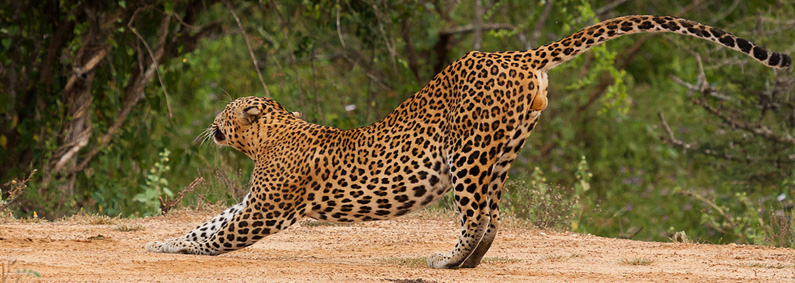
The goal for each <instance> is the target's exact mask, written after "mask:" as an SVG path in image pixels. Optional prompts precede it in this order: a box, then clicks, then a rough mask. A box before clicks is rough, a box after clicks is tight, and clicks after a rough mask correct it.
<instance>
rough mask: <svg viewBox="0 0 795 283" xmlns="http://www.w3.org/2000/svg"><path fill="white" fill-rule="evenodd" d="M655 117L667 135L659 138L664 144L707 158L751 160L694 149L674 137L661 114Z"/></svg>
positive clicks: (708, 150)
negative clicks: (693, 151)
mask: <svg viewBox="0 0 795 283" xmlns="http://www.w3.org/2000/svg"><path fill="white" fill-rule="evenodd" d="M657 117H659V118H660V125H662V127H663V130H665V133H666V134H667V136H662V137H661V138H662V140H663V141H664V142H667V143H669V144H673V145H675V146H678V147H680V148H682V149H684V150H688V149H694V150H697V151H698V152H700V153H702V154H705V155H709V156H714V157H718V158H723V159H727V160H732V161H750V160H752V159H751V158H748V157H746V158H745V159H740V158H737V157H735V156H734V155H731V154H728V153H725V152H724V153H722V154H721V153H717V152H714V151H712V150H710V149H703V148H696V146H695V145H693V144H690V143H686V142H683V141H681V140H679V139H677V138H676V137H674V132H673V131H671V127H669V126H668V123H666V122H665V118H663V114H662V113H659V112H658V113H657Z"/></svg>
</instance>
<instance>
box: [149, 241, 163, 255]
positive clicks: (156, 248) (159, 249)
mask: <svg viewBox="0 0 795 283" xmlns="http://www.w3.org/2000/svg"><path fill="white" fill-rule="evenodd" d="M164 245H165V243H163V242H161V241H152V242H149V243H148V244H146V247H145V249H146V252H148V253H164V252H165V251H164V250H163V246H164Z"/></svg>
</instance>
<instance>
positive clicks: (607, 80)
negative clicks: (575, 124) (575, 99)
mask: <svg viewBox="0 0 795 283" xmlns="http://www.w3.org/2000/svg"><path fill="white" fill-rule="evenodd" d="M704 1H706V0H695V1H693V3H690V4H689V5H687V6H685V7H684V8H682V10H680V11H679V12H677V13H675V14H674V16H675V17H680V16H682V15H683V14H685V13H687V12H689V11H690V10H692V9H693V8H695V7H697V6H698V5H701V3H704ZM652 36H654V35H653V34H645V35H643V36H642V37H641V38H639V39H638V40H637V41H635V44H633V45H632V47H630V48H627V49H625V50H623V51H621V52H620V53H619V54H621V55H620V57H618V58H616V61H615V62H616V65H617V66H616V69H618V70H623V69H625V68H626V67H627V66H628V65H629V64H630V63H632V61H633V60H634V59H635V56H636V55H638V52H639V51H640V48H641V47H642V46H643V44H644V43H646V41H648V40H649V39H650V38H651V37H652ZM612 82H613V80H612V77H611V76H610V75H609V74H604V75H602V76H600V78H599V84H598V85H597V86H596V87H595V88H594V90H593V91H591V93H590V94H589V95H588V102H586V103H585V104H583V105H580V106H579V107H577V113H584V111H585V109H587V108H588V107H590V106H591V105H593V103H594V102H596V101H597V100H598V99H599V97H600V96H602V95H603V94H604V93H605V90H606V89H607V88H608V87H609V86H610V85H611V84H612Z"/></svg>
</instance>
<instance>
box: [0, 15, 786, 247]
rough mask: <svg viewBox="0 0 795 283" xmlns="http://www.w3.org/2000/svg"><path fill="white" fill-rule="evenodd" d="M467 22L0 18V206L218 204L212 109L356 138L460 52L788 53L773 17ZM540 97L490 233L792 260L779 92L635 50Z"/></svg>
mask: <svg viewBox="0 0 795 283" xmlns="http://www.w3.org/2000/svg"><path fill="white" fill-rule="evenodd" d="M478 1H481V2H480V4H481V5H474V3H473V2H472V1H458V2H449V1H448V2H446V1H375V0H364V1H352V0H340V1H337V0H334V1H331V0H314V1H310V0H303V1H259V2H242V1H241V2H237V3H231V2H230V3H229V4H225V3H224V2H219V1H212V0H203V1H199V0H193V1H189V0H172V1H159V0H146V1H93V2H90V3H88V2H78V1H55V0H45V1H10V2H8V3H3V4H0V45H2V48H0V184H4V185H3V186H2V187H0V189H1V190H2V195H0V200H3V201H8V202H12V201H13V203H10V205H9V206H8V208H6V209H8V210H12V211H13V212H14V215H15V216H16V217H31V216H33V215H34V214H35V213H37V215H38V217H39V218H45V219H56V218H59V217H61V216H64V215H73V214H75V213H78V212H81V211H82V213H89V215H93V214H99V215H111V216H117V215H121V216H122V217H136V216H144V215H153V214H157V213H158V211H159V208H158V199H159V198H160V197H165V196H170V197H173V195H176V194H178V193H179V192H180V191H182V190H183V189H184V188H185V187H186V186H187V185H188V184H190V183H191V181H193V180H194V179H196V178H197V177H203V178H204V179H205V180H206V182H205V183H204V184H202V185H200V186H199V187H197V189H196V190H195V191H193V192H192V193H189V194H187V196H186V197H185V198H184V199H182V203H183V204H195V203H197V202H199V201H201V202H210V203H215V202H226V203H227V204H231V203H234V202H236V201H237V200H239V199H240V198H241V197H242V196H243V195H244V194H245V192H246V183H247V180H248V177H249V175H250V172H251V169H252V162H251V161H250V160H248V159H247V158H246V157H245V156H243V155H242V154H239V153H238V152H235V151H234V150H231V149H221V148H218V147H215V146H213V145H212V143H211V142H202V140H201V138H198V139H197V136H199V135H200V134H201V133H202V131H203V130H204V129H205V128H206V127H207V126H209V125H210V123H211V122H212V119H213V118H214V116H215V114H216V113H218V112H219V111H221V110H222V109H223V107H224V105H225V104H226V103H227V102H229V101H230V100H231V99H232V98H236V97H241V96H250V95H256V96H266V95H269V96H271V97H272V98H274V99H276V100H277V101H279V102H280V103H282V104H283V105H284V106H285V107H287V108H288V109H290V110H291V111H300V112H302V113H303V118H304V119H306V120H308V121H311V122H315V123H318V124H324V125H329V126H335V127H339V128H343V129H350V128H355V127H360V126H364V125H367V124H369V123H372V122H374V121H377V120H378V119H380V117H383V116H384V115H386V114H387V113H389V112H390V111H391V110H392V109H393V108H394V107H396V106H397V105H398V104H399V103H400V102H401V101H403V100H404V99H406V98H407V97H409V96H410V95H411V94H413V93H414V92H415V91H417V90H419V89H420V87H422V85H424V84H425V83H426V82H427V81H429V80H430V78H431V77H432V76H433V75H434V74H436V73H437V72H438V71H439V70H441V68H443V67H444V66H446V65H447V64H449V63H450V62H452V61H453V60H455V59H456V58H458V57H460V56H462V55H463V54H465V53H466V52H468V51H470V50H472V49H474V48H476V47H479V48H478V49H480V50H483V51H498V50H521V49H527V48H532V47H536V46H538V45H540V44H544V43H547V42H551V41H553V40H557V39H559V38H562V37H563V36H565V35H566V34H568V33H571V32H574V31H576V30H578V29H580V28H583V27H585V26H587V25H589V24H592V23H594V22H597V21H599V20H603V19H607V18H612V17H616V16H622V15H629V14H660V15H680V16H682V17H685V18H689V19H692V20H696V21H699V22H702V23H705V24H709V25H713V26H716V27H720V28H723V29H725V30H727V31H730V32H732V33H733V34H735V35H737V36H740V37H744V38H747V39H751V40H752V41H754V42H756V43H758V44H760V45H763V46H765V47H767V48H770V49H771V50H776V51H780V52H785V53H789V54H792V53H795V52H793V51H795V47H794V46H793V45H792V42H791V39H792V38H795V23H794V22H793V21H792V20H791V15H793V14H795V4H793V3H792V2H790V1H756V0H754V1H735V2H732V3H727V2H725V1H710V0H699V1H691V0H675V1H661V0H653V1H609V0H604V1H603V0H598V1H597V0H590V1H586V0H561V1H549V0H546V1H520V0H508V1H491V0H478ZM612 4H619V5H612ZM475 18H479V19H480V21H474V19H475ZM477 22H481V25H480V26H479V28H478V26H477V24H476V23H477ZM477 30H480V31H482V32H475V31H477ZM241 31H245V34H243V33H241ZM249 46H250V48H249ZM153 57H154V58H155V60H154V61H155V62H157V64H153V60H152V58H153ZM252 57H253V58H255V59H254V61H252ZM254 62H256V64H254ZM549 78H550V85H549V99H550V105H549V108H548V109H547V110H545V111H544V113H543V115H542V117H541V123H540V124H539V126H538V127H536V130H535V132H534V133H533V134H532V135H531V137H530V139H529V140H528V141H527V143H526V145H525V148H524V149H523V150H522V151H521V152H520V156H519V158H518V159H517V160H516V162H515V163H514V164H513V167H512V169H511V175H510V178H509V181H508V185H507V188H506V192H505V194H504V204H503V206H502V209H503V211H504V213H505V214H507V215H510V216H514V217H518V218H526V219H529V220H530V222H531V223H533V224H534V225H536V226H539V227H543V228H550V229H558V230H573V231H577V232H587V233H592V234H596V235H602V236H608V237H626V238H633V239H641V240H656V241H668V239H669V238H671V237H672V236H673V235H674V232H677V231H684V232H686V235H687V236H688V237H689V238H690V239H691V240H692V241H694V242H711V243H730V242H737V243H751V244H763V245H777V246H785V247H795V242H793V239H795V225H793V224H794V223H795V213H793V201H792V199H793V195H792V194H793V192H794V191H795V190H794V189H795V166H793V165H794V164H795V141H794V140H793V138H792V136H793V135H795V130H793V129H795V118H793V117H795V95H793V89H794V88H793V85H795V78H793V76H792V74H790V73H787V72H782V71H772V70H770V69H768V68H766V67H764V66H762V65H760V64H758V63H756V62H754V61H753V60H751V59H749V58H746V57H745V56H743V55H741V54H739V53H736V52H733V51H730V50H726V49H725V48H720V47H719V46H716V45H715V44H712V43H709V42H705V41H703V40H698V39H693V38H686V37H683V36H677V35H655V36H649V37H647V36H644V35H634V36H629V37H626V38H621V39H618V40H615V41H611V42H609V43H606V44H604V45H602V46H600V47H598V48H595V49H594V50H593V51H591V52H589V53H587V54H584V55H582V56H580V57H578V58H576V59H575V60H573V62H569V63H567V64H565V65H563V66H561V67H559V68H556V69H554V70H553V71H552V72H551V73H550V74H549ZM33 170H38V172H37V173H36V174H35V175H33V177H32V178H31V179H29V180H26V178H27V177H28V176H30V175H31V172H33ZM21 180H24V182H23V181H21ZM20 183H21V184H27V187H25V188H24V190H22V189H20V188H22V187H21V186H17V185H16V184H20ZM17 194H21V197H19V198H16V195H17ZM12 199H13V200H12ZM450 199H451V198H446V199H445V200H444V201H441V202H439V203H438V204H437V205H438V206H440V207H445V206H449V204H450V203H449V202H450ZM120 230H121V229H120Z"/></svg>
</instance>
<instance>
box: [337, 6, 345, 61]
mask: <svg viewBox="0 0 795 283" xmlns="http://www.w3.org/2000/svg"><path fill="white" fill-rule="evenodd" d="M336 6H337V36H339V38H340V45H342V49H345V48H347V47H345V40H343V39H342V28H341V27H340V1H339V0H337V5H336Z"/></svg>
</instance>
